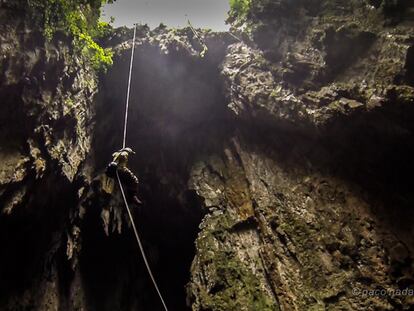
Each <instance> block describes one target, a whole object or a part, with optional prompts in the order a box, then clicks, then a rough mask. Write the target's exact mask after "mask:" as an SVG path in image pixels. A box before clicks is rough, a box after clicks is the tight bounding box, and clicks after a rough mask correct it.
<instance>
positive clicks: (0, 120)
mask: <svg viewBox="0 0 414 311" xmlns="http://www.w3.org/2000/svg"><path fill="white" fill-rule="evenodd" d="M0 20H1V24H0V30H1V31H0V32H1V34H0V42H1V45H0V54H1V56H2V60H1V65H0V68H1V70H0V98H1V106H0V127H1V130H0V146H1V147H0V159H1V161H0V162H1V163H0V206H1V211H0V213H1V215H0V244H1V247H2V251H1V254H2V255H1V256H0V292H1V298H0V309H1V310H23V309H24V308H27V309H30V310H57V309H58V306H59V304H60V303H61V302H59V300H60V299H59V297H60V294H61V290H62V289H61V288H60V284H59V277H62V275H59V274H58V265H59V263H60V261H61V259H62V258H63V259H64V258H65V257H66V255H65V253H64V249H65V248H66V234H67V232H66V230H67V229H68V226H67V224H68V223H69V221H70V211H71V210H72V209H73V206H76V202H77V200H78V199H79V197H78V192H77V191H78V189H79V185H80V184H82V179H79V178H78V173H79V172H80V171H81V169H82V165H83V163H84V160H85V158H86V157H87V155H88V153H89V151H90V148H91V136H90V129H91V122H92V118H93V115H94V107H93V102H94V97H95V94H96V91H97V79H96V75H95V72H94V71H93V70H91V69H90V68H89V66H88V65H87V64H86V63H85V62H84V60H83V59H82V57H80V56H79V55H77V53H75V52H74V48H73V46H72V44H71V41H70V38H67V37H66V36H64V35H63V34H61V35H60V34H58V35H57V36H55V38H54V39H53V40H51V41H48V40H46V39H45V38H44V35H43V33H42V31H41V30H40V29H38V28H37V27H35V26H34V23H33V20H32V19H31V15H30V14H29V12H28V8H25V7H24V6H21V5H17V4H16V2H13V1H7V2H2V3H1V7H0ZM25 310H26V309H25Z"/></svg>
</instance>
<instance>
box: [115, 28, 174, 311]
mask: <svg viewBox="0 0 414 311" xmlns="http://www.w3.org/2000/svg"><path fill="white" fill-rule="evenodd" d="M136 33H137V26H136V25H134V38H133V41H132V53H131V62H130V65H129V77H128V89H127V98H126V105H125V106H126V107H125V119H124V137H123V142H122V149H125V144H126V137H127V124H128V108H129V96H130V91H131V77H132V64H133V61H134V50H135V37H136ZM115 172H116V179H117V180H118V185H119V189H120V190H121V194H122V198H123V200H124V205H125V208H126V210H127V212H128V216H129V219H130V221H131V224H132V228H133V230H134V233H135V237H136V239H137V243H138V247H139V250H140V251H141V255H142V258H143V259H144V263H145V266H146V268H147V271H148V274H149V276H150V278H151V280H152V283H153V284H154V287H155V289H156V290H157V293H158V296H159V297H160V299H161V303H162V305H163V306H164V309H165V311H168V308H167V305H166V304H165V301H164V298H163V297H162V295H161V292H160V290H159V288H158V285H157V282H156V281H155V278H154V275H153V274H152V271H151V267H150V265H149V263H148V260H147V256H146V255H145V251H144V247H143V246H142V243H141V239H140V237H139V234H138V230H137V228H136V226H135V222H134V218H133V217H132V213H131V210H130V209H129V204H128V201H127V199H126V196H125V191H124V187H123V186H122V182H121V179H120V178H119V173H118V169H116V170H115Z"/></svg>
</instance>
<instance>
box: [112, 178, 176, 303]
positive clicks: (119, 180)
mask: <svg viewBox="0 0 414 311" xmlns="http://www.w3.org/2000/svg"><path fill="white" fill-rule="evenodd" d="M116 178H117V179H118V184H119V189H121V193H122V198H123V199H124V203H125V207H126V209H127V211H128V216H129V219H130V220H131V224H132V228H133V229H134V233H135V237H136V238H137V242H138V247H139V250H140V251H141V255H142V258H143V259H144V263H145V266H146V267H147V270H148V274H149V276H150V277H151V280H152V283H153V284H154V287H155V289H156V290H157V293H158V296H159V297H160V299H161V302H162V305H163V306H164V309H165V311H168V309H167V305H166V304H165V302H164V299H163V298H162V295H161V292H160V290H159V288H158V285H157V282H156V281H155V278H154V276H153V275H152V271H151V268H150V265H149V263H148V260H147V256H146V255H145V251H144V248H143V246H142V243H141V239H140V238H139V234H138V231H137V228H136V226H135V222H134V218H133V217H132V214H131V211H130V209H129V205H128V202H127V199H126V197H125V192H124V188H123V187H122V183H121V179H120V178H119V174H118V170H116Z"/></svg>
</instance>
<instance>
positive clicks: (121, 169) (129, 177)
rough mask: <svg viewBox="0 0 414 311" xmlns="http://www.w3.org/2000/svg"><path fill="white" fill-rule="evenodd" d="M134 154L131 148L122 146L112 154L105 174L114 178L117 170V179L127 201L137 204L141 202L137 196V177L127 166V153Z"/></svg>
mask: <svg viewBox="0 0 414 311" xmlns="http://www.w3.org/2000/svg"><path fill="white" fill-rule="evenodd" d="M131 154H135V152H134V151H133V150H132V149H131V148H122V149H121V150H119V151H117V152H114V153H113V154H112V162H111V163H109V164H108V166H107V168H106V172H105V173H106V175H107V176H108V177H110V178H113V179H115V178H116V174H117V172H118V175H119V179H120V180H121V182H122V184H123V185H124V188H125V196H126V197H127V200H128V202H130V203H134V204H136V205H137V206H139V205H141V204H142V202H141V200H140V199H139V198H138V186H139V180H138V177H137V176H136V175H135V174H134V173H133V172H132V171H131V170H130V169H129V168H128V167H127V165H128V158H129V155H131Z"/></svg>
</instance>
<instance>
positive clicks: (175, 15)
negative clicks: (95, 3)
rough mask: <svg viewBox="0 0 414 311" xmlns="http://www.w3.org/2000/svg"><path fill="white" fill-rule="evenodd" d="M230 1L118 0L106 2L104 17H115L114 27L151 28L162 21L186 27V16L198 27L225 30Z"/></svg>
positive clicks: (170, 25)
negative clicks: (137, 24)
mask: <svg viewBox="0 0 414 311" xmlns="http://www.w3.org/2000/svg"><path fill="white" fill-rule="evenodd" d="M229 9H230V7H229V2H228V0H208V1H206V0H117V1H116V2H114V3H113V4H107V5H105V7H104V10H103V17H102V18H103V20H105V21H109V20H110V18H111V16H113V17H114V18H115V22H114V26H115V27H119V26H132V25H133V24H134V23H141V24H148V25H149V26H150V27H151V28H155V27H157V26H158V25H159V24H160V23H163V24H165V25H167V26H169V27H185V26H187V19H190V21H191V23H192V24H193V25H194V26H195V27H197V28H210V29H212V30H215V31H226V30H228V29H229V26H228V25H226V24H225V22H224V21H225V20H226V18H227V12H228V11H229Z"/></svg>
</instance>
